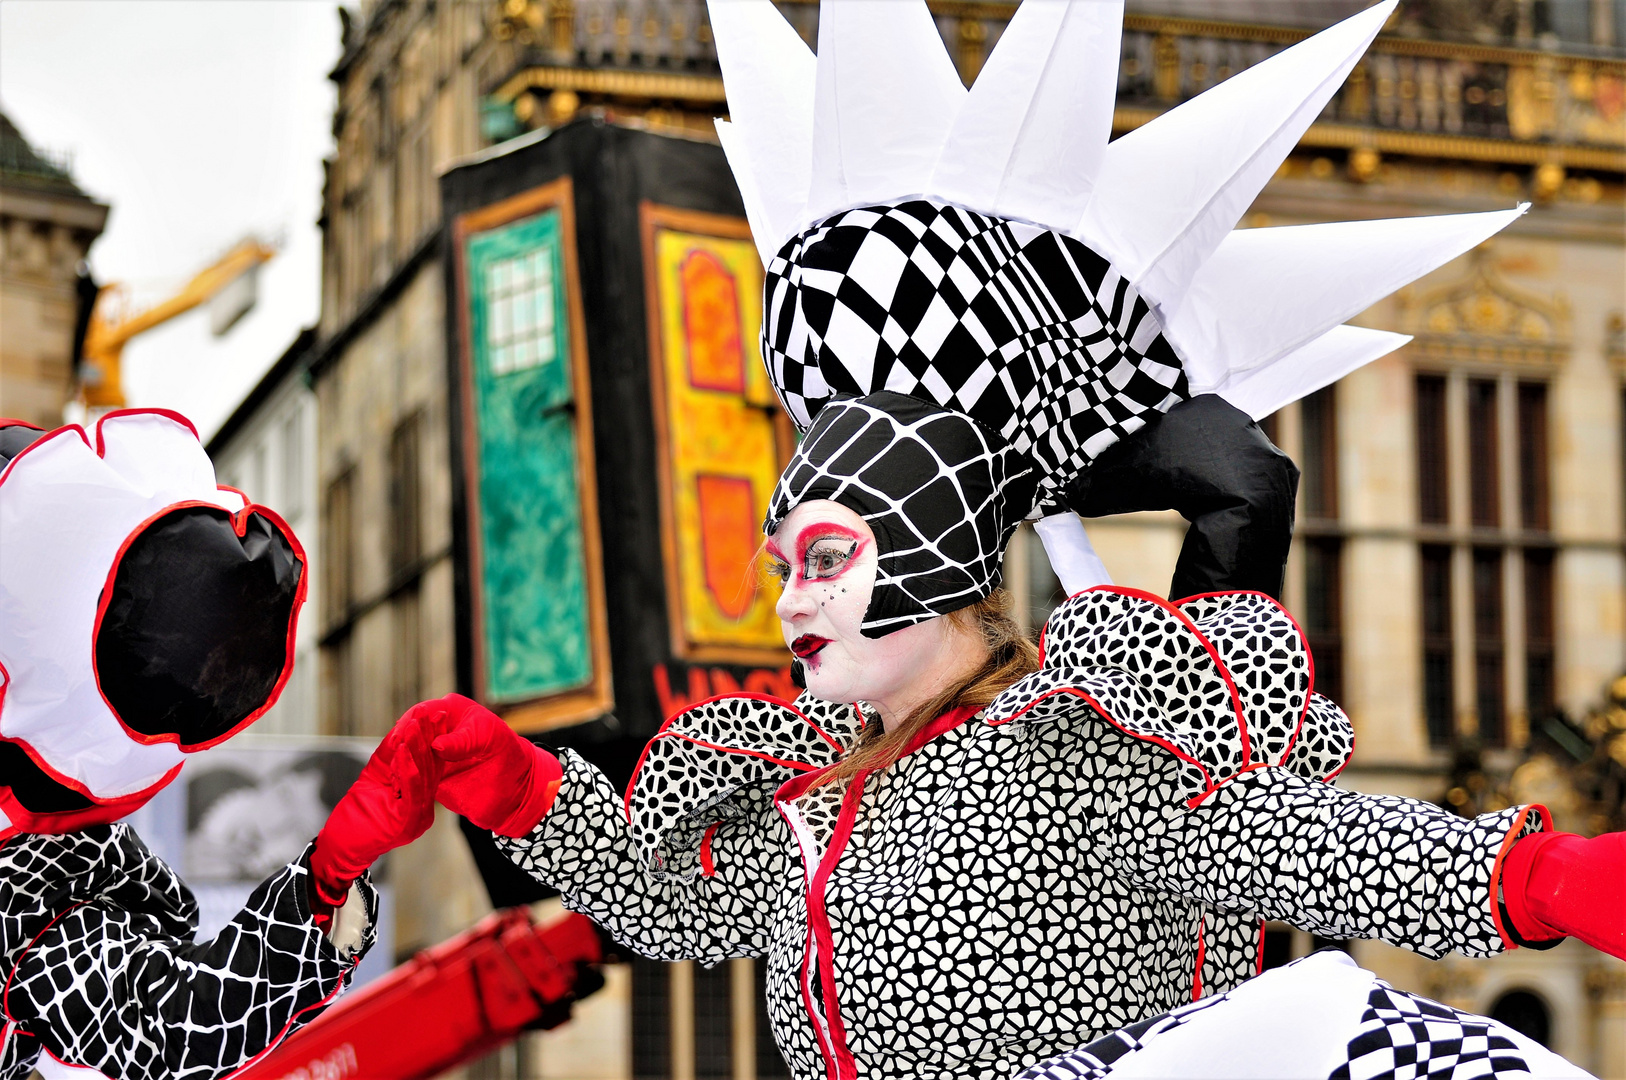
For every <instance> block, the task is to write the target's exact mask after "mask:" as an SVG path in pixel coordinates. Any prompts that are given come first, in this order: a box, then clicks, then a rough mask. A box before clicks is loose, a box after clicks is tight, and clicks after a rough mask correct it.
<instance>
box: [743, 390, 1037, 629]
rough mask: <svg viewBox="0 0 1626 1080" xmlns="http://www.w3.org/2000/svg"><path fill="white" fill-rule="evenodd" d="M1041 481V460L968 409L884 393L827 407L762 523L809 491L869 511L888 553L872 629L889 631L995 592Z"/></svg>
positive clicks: (879, 544)
mask: <svg viewBox="0 0 1626 1080" xmlns="http://www.w3.org/2000/svg"><path fill="white" fill-rule="evenodd" d="M1036 478H1037V474H1036V472H1035V470H1034V467H1033V462H1032V459H1030V458H1029V457H1027V455H1025V454H1022V453H1021V452H1019V451H1017V450H1014V449H1012V448H1011V447H1010V446H1008V445H1006V444H1004V443H1003V441H1002V440H1001V439H1000V438H999V437H998V436H996V435H994V434H993V433H992V432H991V431H989V430H988V429H987V428H986V427H984V426H983V425H982V424H979V423H977V422H976V421H975V420H972V419H969V418H968V417H966V416H965V415H964V414H963V413H957V412H952V411H949V410H947V409H941V408H937V407H935V406H933V405H929V404H927V403H926V402H923V401H920V400H918V399H916V398H912V397H908V396H905V395H903V394H895V393H891V392H889V391H883V392H881V393H876V394H870V395H867V396H865V397H862V398H851V399H844V400H840V401H834V402H831V403H830V404H828V405H826V406H825V407H824V408H823V409H822V410H821V411H820V412H819V415H818V418H817V419H816V420H815V421H814V422H813V427H812V429H811V430H810V431H809V432H808V433H807V437H806V438H805V439H803V440H802V445H801V446H800V447H798V448H797V451H796V454H795V456H793V457H792V458H791V461H790V464H789V465H787V466H786V467H785V471H784V472H783V473H782V474H781V476H780V478H779V484H778V486H777V487H775V488H774V493H773V497H772V499H771V501H770V502H769V504H768V514H767V519H766V520H765V521H764V523H763V531H764V532H766V533H769V534H772V533H773V532H775V531H777V530H778V528H779V524H780V522H782V521H783V520H784V518H785V515H787V514H789V513H790V512H791V510H793V509H794V508H795V507H796V506H797V505H798V504H799V503H802V502H805V501H807V500H810V499H831V500H833V501H835V502H839V503H841V504H842V505H843V506H845V507H847V508H848V509H850V510H852V511H853V512H854V513H856V514H858V516H859V517H861V518H863V519H864V520H865V522H867V523H868V524H869V527H870V529H871V530H872V531H873V532H874V533H875V541H876V553H877V557H878V561H877V565H876V574H875V589H874V592H873V593H872V594H871V597H870V603H869V609H868V610H867V611H866V612H865V614H864V622H863V632H864V634H865V635H866V636H868V637H881V636H883V635H885V634H888V633H891V632H892V631H894V630H897V629H899V628H901V627H904V626H907V625H909V624H911V623H917V622H921V621H923V620H925V619H930V618H933V617H935V616H938V615H946V614H948V613H949V612H951V611H955V610H958V609H959V608H963V607H966V606H967V605H970V604H974V603H976V602H977V601H978V600H980V599H982V598H983V597H985V596H987V595H988V594H989V593H990V592H992V591H993V589H994V588H995V587H996V586H997V585H998V584H999V580H1000V567H1001V561H1002V558H1003V555H1004V551H1005V542H1006V541H1007V540H1008V539H1009V538H1010V535H1011V533H1012V531H1014V530H1015V528H1016V526H1017V525H1018V524H1019V523H1020V522H1021V520H1022V517H1023V515H1025V514H1026V513H1027V511H1028V509H1029V508H1030V507H1031V504H1032V498H1033V491H1034V484H1035V482H1036Z"/></svg>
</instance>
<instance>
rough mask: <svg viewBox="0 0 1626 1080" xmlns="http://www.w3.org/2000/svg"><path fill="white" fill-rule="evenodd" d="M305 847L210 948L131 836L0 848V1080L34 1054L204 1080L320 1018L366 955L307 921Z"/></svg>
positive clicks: (143, 1075)
mask: <svg viewBox="0 0 1626 1080" xmlns="http://www.w3.org/2000/svg"><path fill="white" fill-rule="evenodd" d="M309 859H310V849H309V848H307V849H306V851H305V853H304V855H303V856H301V858H300V860H299V861H298V862H296V863H293V864H290V865H289V866H286V867H284V868H283V869H282V870H280V871H278V872H277V873H276V874H273V875H272V876H271V877H270V878H268V879H266V881H265V882H263V883H262V884H261V885H260V886H259V887H258V888H256V889H255V890H254V892H253V894H252V895H251V896H250V897H249V900H248V903H247V905H245V906H244V908H243V910H242V911H241V912H239V913H238V914H237V916H236V917H235V918H233V919H232V920H231V922H230V923H228V924H227V925H226V927H225V928H224V929H223V930H221V931H220V933H219V934H217V935H216V936H215V938H214V940H212V941H203V942H193V940H192V935H193V933H194V931H195V930H196V929H197V924H198V908H197V902H196V901H195V900H194V899H193V897H192V893H191V892H190V890H188V889H187V887H186V886H185V885H184V884H183V883H182V882H181V880H180V878H178V877H176V876H175V873H174V871H172V870H171V869H170V868H169V866H168V865H167V864H165V863H164V862H163V860H161V859H159V858H158V857H157V856H155V855H153V854H152V852H150V851H149V850H147V847H146V845H145V844H143V843H142V842H141V838H140V837H138V836H137V835H136V834H135V832H134V830H132V829H131V828H130V827H129V826H128V825H124V824H115V825H97V826H92V827H90V828H87V829H83V830H80V831H77V832H71V833H66V834H64V835H61V836H45V835H23V836H18V837H15V838H13V839H11V840H9V841H6V842H5V844H4V846H0V949H3V971H4V974H5V983H4V991H3V994H4V996H3V999H0V1001H3V1005H4V1025H5V1026H4V1030H3V1034H0V1080H19V1078H21V1077H25V1076H27V1075H28V1074H29V1072H30V1071H31V1070H32V1069H33V1068H34V1067H35V1063H36V1061H38V1060H42V1054H49V1055H50V1056H51V1057H52V1058H54V1059H55V1060H56V1061H58V1062H61V1063H63V1064H66V1065H70V1066H76V1067H84V1068H89V1069H94V1070H96V1071H98V1072H101V1073H102V1074H104V1075H106V1076H109V1077H113V1078H115V1080H168V1078H171V1077H175V1078H185V1080H213V1078H215V1077H222V1076H226V1075H228V1074H230V1073H232V1072H234V1071H236V1070H237V1069H239V1068H241V1067H243V1066H244V1065H245V1064H247V1063H248V1062H250V1061H252V1060H253V1059H254V1058H256V1057H257V1056H258V1055H260V1054H261V1053H262V1052H264V1051H265V1050H266V1049H268V1048H270V1047H272V1046H275V1045H276V1044H277V1043H278V1042H279V1041H281V1039H282V1038H283V1036H284V1035H286V1034H288V1033H289V1032H291V1031H293V1030H294V1029H296V1028H298V1027H300V1026H302V1025H303V1024H306V1023H308V1022H309V1021H311V1020H313V1019H315V1018H316V1016H317V1015H318V1014H319V1013H320V1012H321V1010H322V1007H323V1006H325V1005H326V1004H327V1002H328V1001H330V1000H332V998H333V997H334V995H336V994H337V993H338V992H339V991H340V990H341V989H342V988H343V987H344V986H345V985H346V984H347V983H348V982H349V978H350V973H351V971H352V970H353V969H354V967H355V965H356V962H357V961H358V960H359V959H360V957H361V955H362V954H363V953H365V952H366V950H367V949H368V948H369V947H370V946H371V945H372V942H373V937H374V930H373V924H374V923H375V921H376V916H377V907H378V900H377V893H376V892H375V891H374V889H373V886H372V884H371V882H369V881H368V879H367V877H366V876H365V875H363V876H362V878H361V879H360V880H359V881H358V882H357V883H356V884H357V890H358V892H359V894H360V896H361V898H362V900H363V902H364V903H365V905H366V909H367V928H366V930H365V932H364V934H363V936H362V941H361V944H360V946H359V947H358V948H356V949H354V950H350V951H347V952H345V953H341V952H340V951H339V950H338V949H336V948H335V947H334V946H333V944H332V942H330V941H329V940H328V938H327V935H326V934H325V933H323V932H322V931H321V930H319V929H317V927H316V926H315V924H314V923H313V922H312V919H311V912H310V907H309V903H308V901H307V899H306V888H307V884H306V879H307V877H308V875H309V869H308V862H309Z"/></svg>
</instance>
